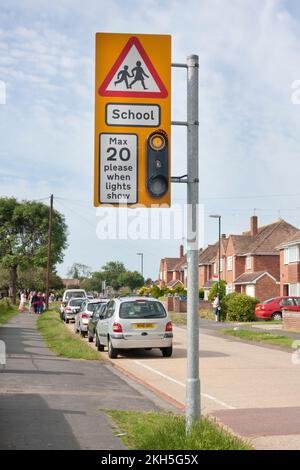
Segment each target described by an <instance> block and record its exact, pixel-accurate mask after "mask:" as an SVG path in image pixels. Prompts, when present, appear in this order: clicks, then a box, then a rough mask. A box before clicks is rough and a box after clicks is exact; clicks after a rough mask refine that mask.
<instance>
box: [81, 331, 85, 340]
mask: <svg viewBox="0 0 300 470" xmlns="http://www.w3.org/2000/svg"><path fill="white" fill-rule="evenodd" d="M80 334H81V336H82V337H83V338H85V337H86V332H85V331H82V330H80Z"/></svg>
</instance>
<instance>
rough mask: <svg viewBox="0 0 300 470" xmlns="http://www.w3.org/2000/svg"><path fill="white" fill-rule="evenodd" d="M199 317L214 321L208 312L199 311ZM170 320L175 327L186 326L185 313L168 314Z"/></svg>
mask: <svg viewBox="0 0 300 470" xmlns="http://www.w3.org/2000/svg"><path fill="white" fill-rule="evenodd" d="M199 317H200V318H203V319H205V320H214V314H213V313H212V312H211V311H210V310H205V309H200V310H199ZM170 318H171V320H172V322H173V324H174V325H175V326H186V322H187V320H186V313H170Z"/></svg>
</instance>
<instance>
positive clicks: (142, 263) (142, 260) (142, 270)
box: [137, 253, 144, 277]
mask: <svg viewBox="0 0 300 470" xmlns="http://www.w3.org/2000/svg"><path fill="white" fill-rule="evenodd" d="M137 255H138V256H140V257H141V273H142V276H143V277H144V253H137Z"/></svg>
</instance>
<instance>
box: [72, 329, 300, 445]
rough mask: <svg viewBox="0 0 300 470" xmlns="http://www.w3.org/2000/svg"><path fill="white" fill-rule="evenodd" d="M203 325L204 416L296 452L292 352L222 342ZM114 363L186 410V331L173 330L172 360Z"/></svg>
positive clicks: (298, 411)
mask: <svg viewBox="0 0 300 470" xmlns="http://www.w3.org/2000/svg"><path fill="white" fill-rule="evenodd" d="M203 326H205V328H203V329H202V330H201V334H200V353H199V354H200V375H201V402H202V412H203V413H205V414H210V415H212V416H215V417H216V418H218V419H219V420H220V421H221V422H222V423H223V424H225V425H226V426H228V427H229V428H230V429H232V430H233V431H234V432H236V433H238V434H240V435H242V436H244V437H246V438H247V439H250V440H251V441H252V442H253V445H254V446H255V447H256V448H258V449H273V448H275V449H277V448H278V449H279V448H280V449H299V450H300V393H299V390H300V364H299V365H298V366H297V365H294V364H293V363H292V360H291V353H290V352H286V351H282V350H278V349H274V348H269V347H264V346H257V345H254V344H248V343H244V342H241V341H236V340H235V339H233V338H229V337H222V336H221V337H220V335H217V334H214V333H213V332H212V330H211V329H210V330H208V329H207V325H206V324H205V323H204V324H203ZM70 329H72V330H73V325H72V326H70ZM202 331H203V332H202ZM104 354H105V355H106V353H104ZM112 363H113V364H114V365H115V366H117V367H118V368H121V369H122V370H123V371H124V372H125V373H128V374H130V375H131V376H135V377H136V378H137V379H138V380H139V381H141V382H142V383H145V384H147V385H148V386H149V387H150V388H151V389H154V390H156V391H157V392H158V393H160V394H162V395H163V396H168V397H170V398H171V399H172V400H175V401H176V402H177V404H178V406H179V407H181V408H182V407H183V406H184V403H185V379H186V330H185V329H184V328H178V327H175V328H174V355H173V357H172V358H162V356H161V353H160V351H156V350H152V351H149V352H144V351H140V352H135V353H126V355H123V356H120V357H119V358H118V359H116V360H113V361H112Z"/></svg>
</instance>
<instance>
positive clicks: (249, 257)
mask: <svg viewBox="0 0 300 470" xmlns="http://www.w3.org/2000/svg"><path fill="white" fill-rule="evenodd" d="M246 269H251V256H247V257H246Z"/></svg>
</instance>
